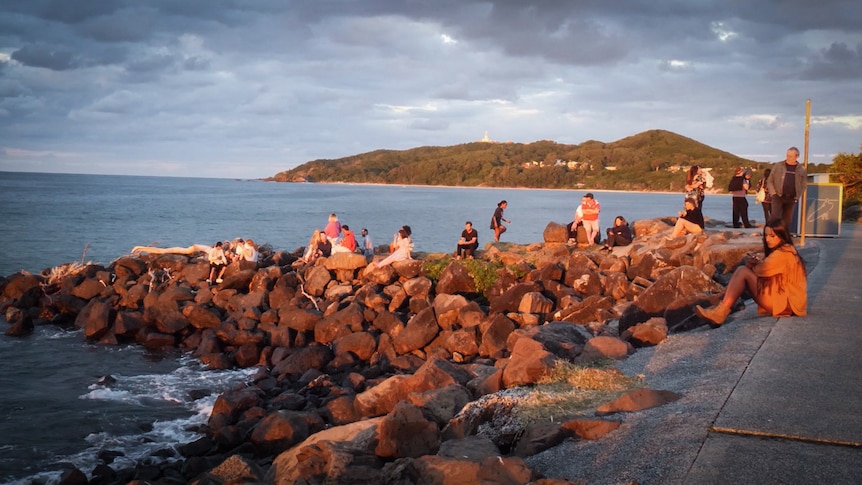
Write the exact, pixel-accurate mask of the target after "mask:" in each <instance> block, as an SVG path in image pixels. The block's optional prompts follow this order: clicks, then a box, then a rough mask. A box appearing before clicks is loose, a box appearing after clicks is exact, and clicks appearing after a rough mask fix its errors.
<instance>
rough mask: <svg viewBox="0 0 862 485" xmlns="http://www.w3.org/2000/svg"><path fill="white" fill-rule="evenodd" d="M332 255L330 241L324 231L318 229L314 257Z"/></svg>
mask: <svg viewBox="0 0 862 485" xmlns="http://www.w3.org/2000/svg"><path fill="white" fill-rule="evenodd" d="M331 255H332V242H330V240H329V238H328V237H327V236H326V231H320V232H319V233H318V237H317V247H316V250H315V253H314V259H317V258H328V257H329V256H331Z"/></svg>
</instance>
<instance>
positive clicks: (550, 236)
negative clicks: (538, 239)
mask: <svg viewBox="0 0 862 485" xmlns="http://www.w3.org/2000/svg"><path fill="white" fill-rule="evenodd" d="M542 239H544V241H545V242H546V243H563V244H565V243H566V241H568V240H569V230H568V229H567V228H566V226H565V225H564V224H559V223H557V222H549V223H548V225H547V226H545V230H544V231H543V232H542Z"/></svg>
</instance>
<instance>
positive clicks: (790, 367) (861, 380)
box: [685, 224, 862, 484]
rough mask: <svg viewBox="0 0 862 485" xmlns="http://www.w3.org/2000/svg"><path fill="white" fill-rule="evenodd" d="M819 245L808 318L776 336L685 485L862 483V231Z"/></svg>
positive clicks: (847, 230) (787, 323) (849, 228)
mask: <svg viewBox="0 0 862 485" xmlns="http://www.w3.org/2000/svg"><path fill="white" fill-rule="evenodd" d="M809 241H812V240H811V239H807V240H806V246H807V245H808V244H807V243H808V242H809ZM814 242H815V243H816V244H817V245H818V246H820V254H819V258H820V259H819V261H818V263H817V265H816V267H815V268H814V270H813V271H812V272H811V274H810V275H809V276H808V299H809V308H808V312H809V315H808V316H807V317H804V318H790V319H781V320H780V321H779V323H778V324H777V325H775V327H774V328H773V329H772V331H771V332H770V333H769V336H768V337H767V338H766V340H765V342H764V344H763V345H762V346H761V348H760V349H759V350H758V352H757V353H756V354H755V356H754V358H753V359H752V360H751V363H750V364H749V366H748V369H746V371H745V372H744V373H743V375H742V378H741V379H740V381H739V383H738V384H737V385H736V387H735V388H734V389H733V392H732V393H731V394H730V396H729V398H728V399H727V402H726V403H725V405H724V406H723V407H722V409H721V410H720V412H719V414H718V417H717V418H716V420H715V423H714V424H713V426H712V427H711V428H710V432H709V435H708V438H707V440H706V442H705V443H704V445H703V448H702V449H701V450H700V452H699V453H698V455H697V458H696V460H695V461H694V464H693V465H692V467H691V469H690V470H689V472H688V473H687V475H686V479H685V482H686V483H704V484H705V483H799V484H801V483H822V484H826V483H828V484H839V483H847V484H851V483H853V484H858V483H862V228H860V226H858V225H851V224H844V225H842V227H841V236H840V237H839V238H831V239H820V238H818V239H816V240H814Z"/></svg>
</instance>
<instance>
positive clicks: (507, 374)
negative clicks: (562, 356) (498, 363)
mask: <svg viewBox="0 0 862 485" xmlns="http://www.w3.org/2000/svg"><path fill="white" fill-rule="evenodd" d="M555 360H556V359H555V358H554V354H552V353H550V352H548V351H547V350H545V349H544V348H543V347H542V344H541V343H539V342H536V341H535V340H532V339H528V338H522V339H519V340H518V341H517V342H516V343H515V347H514V348H513V349H512V356H511V357H510V358H509V362H508V363H507V364H506V367H505V368H504V369H503V386H504V387H505V388H507V389H508V388H511V387H515V386H522V385H524V384H535V383H536V382H538V381H539V380H540V379H542V378H543V377H545V376H547V375H548V374H550V372H551V370H553V368H554V364H555Z"/></svg>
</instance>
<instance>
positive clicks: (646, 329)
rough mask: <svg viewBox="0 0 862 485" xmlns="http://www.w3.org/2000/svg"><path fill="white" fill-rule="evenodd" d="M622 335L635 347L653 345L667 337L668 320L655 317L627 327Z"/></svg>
mask: <svg viewBox="0 0 862 485" xmlns="http://www.w3.org/2000/svg"><path fill="white" fill-rule="evenodd" d="M621 337H622V338H623V339H624V340H627V341H629V342H631V344H632V345H633V346H635V347H651V346H654V345H658V344H660V343H662V342H664V340H665V339H667V321H666V320H665V319H664V318H661V317H653V318H650V319H649V320H647V321H646V322H644V323H639V324H637V325H634V326H631V327H629V328H627V329H626V330H625V331H624V332H623V334H622V335H621Z"/></svg>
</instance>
